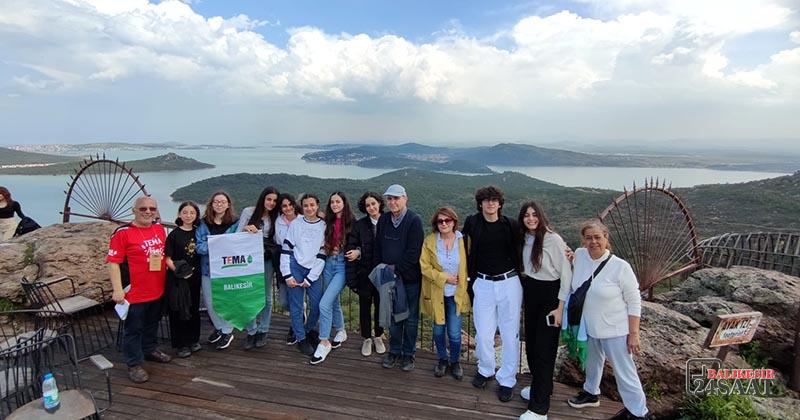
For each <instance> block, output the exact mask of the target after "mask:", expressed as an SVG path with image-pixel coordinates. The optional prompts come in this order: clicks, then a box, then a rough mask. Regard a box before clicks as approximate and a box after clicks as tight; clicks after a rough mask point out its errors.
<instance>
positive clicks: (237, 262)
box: [221, 255, 253, 269]
mask: <svg viewBox="0 0 800 420" xmlns="http://www.w3.org/2000/svg"><path fill="white" fill-rule="evenodd" d="M221 258H222V268H223V269H225V268H232V267H247V266H248V265H250V263H252V262H253V256H252V255H247V256H244V255H229V256H223V257H221Z"/></svg>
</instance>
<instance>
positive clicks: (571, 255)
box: [564, 247, 575, 263]
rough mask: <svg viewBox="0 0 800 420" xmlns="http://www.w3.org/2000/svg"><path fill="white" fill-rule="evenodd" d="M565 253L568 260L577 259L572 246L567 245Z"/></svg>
mask: <svg viewBox="0 0 800 420" xmlns="http://www.w3.org/2000/svg"><path fill="white" fill-rule="evenodd" d="M564 255H566V256H567V260H568V261H569V262H570V263H572V260H574V259H575V251H573V250H572V248H570V247H566V248H565V249H564Z"/></svg>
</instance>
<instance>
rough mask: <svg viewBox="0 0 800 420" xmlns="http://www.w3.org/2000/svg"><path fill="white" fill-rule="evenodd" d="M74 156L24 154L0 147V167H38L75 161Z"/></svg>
mask: <svg viewBox="0 0 800 420" xmlns="http://www.w3.org/2000/svg"><path fill="white" fill-rule="evenodd" d="M74 160H75V157H74V156H59V155H51V154H47V153H34V152H23V151H20V150H14V149H9V148H6V147H0V166H6V165H38V164H52V163H60V162H69V161H74Z"/></svg>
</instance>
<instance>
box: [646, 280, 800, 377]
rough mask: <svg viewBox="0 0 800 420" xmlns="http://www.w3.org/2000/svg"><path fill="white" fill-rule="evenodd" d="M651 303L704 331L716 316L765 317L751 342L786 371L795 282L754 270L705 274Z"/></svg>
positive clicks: (797, 294) (799, 288)
mask: <svg viewBox="0 0 800 420" xmlns="http://www.w3.org/2000/svg"><path fill="white" fill-rule="evenodd" d="M655 300H656V301H657V302H660V303H662V304H664V305H665V306H667V307H669V308H671V309H674V310H676V311H678V312H680V313H682V314H684V315H686V316H688V317H690V318H692V319H693V320H695V321H697V322H699V323H700V324H702V325H705V326H709V327H710V326H711V323H712V322H713V320H714V317H715V316H716V315H719V314H729V313H736V312H749V311H759V312H761V313H763V314H764V317H763V318H762V319H761V324H760V325H759V327H758V330H757V331H756V335H755V337H754V338H753V340H754V341H758V342H759V344H760V346H761V348H762V349H763V350H764V351H765V352H766V353H767V354H769V355H770V357H771V358H772V362H773V365H774V366H775V367H778V368H779V369H781V370H784V371H788V370H789V369H790V368H791V365H792V354H793V346H794V336H795V326H796V325H797V315H798V305H799V304H800V278H798V277H793V276H789V275H786V274H783V273H780V272H777V271H770V270H761V269H758V268H753V267H740V266H735V267H731V268H728V269H726V268H707V269H703V270H698V271H696V272H694V273H693V274H692V275H691V276H689V278H688V279H687V280H686V281H684V282H683V283H681V284H680V285H678V286H677V287H676V288H675V290H673V291H670V292H666V293H663V294H661V295H658V296H656V299H655Z"/></svg>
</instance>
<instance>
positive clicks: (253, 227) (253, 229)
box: [244, 225, 258, 233]
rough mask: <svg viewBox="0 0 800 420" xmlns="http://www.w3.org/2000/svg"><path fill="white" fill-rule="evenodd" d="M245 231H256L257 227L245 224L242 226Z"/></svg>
mask: <svg viewBox="0 0 800 420" xmlns="http://www.w3.org/2000/svg"><path fill="white" fill-rule="evenodd" d="M244 231H245V232H250V233H258V228H257V227H256V226H255V225H247V226H245V227H244Z"/></svg>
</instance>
